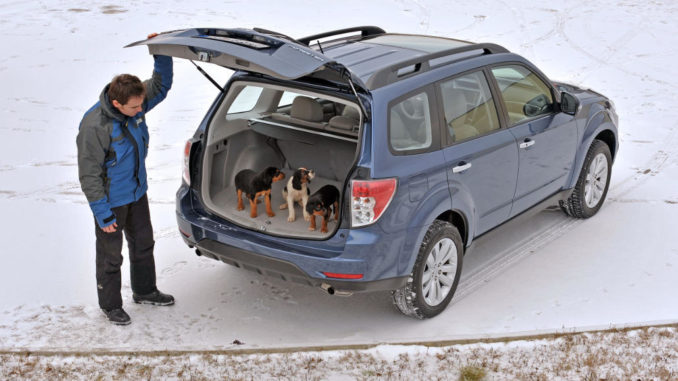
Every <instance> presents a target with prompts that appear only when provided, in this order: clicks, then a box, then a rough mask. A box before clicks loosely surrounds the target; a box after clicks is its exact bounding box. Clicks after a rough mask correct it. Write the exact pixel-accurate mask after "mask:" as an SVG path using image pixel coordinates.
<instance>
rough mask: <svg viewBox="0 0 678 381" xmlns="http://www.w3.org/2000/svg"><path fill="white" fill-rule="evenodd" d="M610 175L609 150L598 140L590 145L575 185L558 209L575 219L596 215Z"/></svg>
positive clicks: (608, 184) (610, 158) (610, 159)
mask: <svg viewBox="0 0 678 381" xmlns="http://www.w3.org/2000/svg"><path fill="white" fill-rule="evenodd" d="M611 173H612V155H611V154H610V148H609V147H608V146H607V144H605V143H604V142H602V141H600V140H594V141H593V143H591V147H590V148H589V151H588V152H587V153H586V158H585V159H584V165H583V166H582V169H581V173H580V174H579V179H578V180H577V184H576V185H575V187H574V190H573V191H572V194H571V195H570V197H569V198H568V199H567V200H564V201H560V208H561V209H562V210H563V211H564V212H565V213H567V214H568V215H570V216H572V217H575V218H589V217H591V216H593V215H594V214H596V213H597V212H598V210H599V209H600V207H601V206H603V202H604V201H605V196H606V195H607V189H608V188H609V187H610V174H611Z"/></svg>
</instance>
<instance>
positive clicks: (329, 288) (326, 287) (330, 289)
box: [320, 283, 334, 295]
mask: <svg viewBox="0 0 678 381" xmlns="http://www.w3.org/2000/svg"><path fill="white" fill-rule="evenodd" d="M320 288H322V289H323V290H325V291H326V292H327V293H328V294H330V295H334V287H332V286H330V285H329V284H327V283H323V284H321V285H320Z"/></svg>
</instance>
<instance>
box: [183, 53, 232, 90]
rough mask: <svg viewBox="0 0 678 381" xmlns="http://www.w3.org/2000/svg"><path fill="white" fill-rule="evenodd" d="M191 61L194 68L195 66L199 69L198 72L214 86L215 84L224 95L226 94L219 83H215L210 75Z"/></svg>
mask: <svg viewBox="0 0 678 381" xmlns="http://www.w3.org/2000/svg"><path fill="white" fill-rule="evenodd" d="M189 61H191V63H192V64H193V66H195V67H196V69H198V71H199V72H201V73H202V75H204V76H205V78H207V79H209V81H210V82H212V84H213V85H214V86H216V87H217V89H219V91H221V92H222V93H223V92H224V88H223V87H221V86H219V84H218V83H217V81H215V80H214V78H212V77H210V75H209V74H207V73H206V72H205V70H203V69H202V68H201V67H200V66H198V65H196V63H195V62H193V60H189Z"/></svg>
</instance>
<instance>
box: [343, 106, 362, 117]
mask: <svg viewBox="0 0 678 381" xmlns="http://www.w3.org/2000/svg"><path fill="white" fill-rule="evenodd" d="M341 116H345V117H347V118H351V119H353V120H355V121H358V120H360V113H359V112H358V110H357V109H356V108H355V107H351V106H346V107H344V111H342V112H341Z"/></svg>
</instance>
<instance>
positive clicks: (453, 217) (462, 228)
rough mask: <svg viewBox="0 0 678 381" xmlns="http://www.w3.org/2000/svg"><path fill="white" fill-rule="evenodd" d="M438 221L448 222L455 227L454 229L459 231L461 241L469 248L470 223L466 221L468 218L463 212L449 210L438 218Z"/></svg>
mask: <svg viewBox="0 0 678 381" xmlns="http://www.w3.org/2000/svg"><path fill="white" fill-rule="evenodd" d="M436 220H441V221H447V222H449V223H451V224H452V225H454V227H456V228H457V230H459V235H461V240H462V242H463V243H464V247H466V246H467V244H468V240H469V237H468V232H469V229H468V221H467V219H466V216H464V214H463V213H462V212H461V211H458V210H448V211H446V212H445V213H442V214H441V215H439V216H438V217H436Z"/></svg>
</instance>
